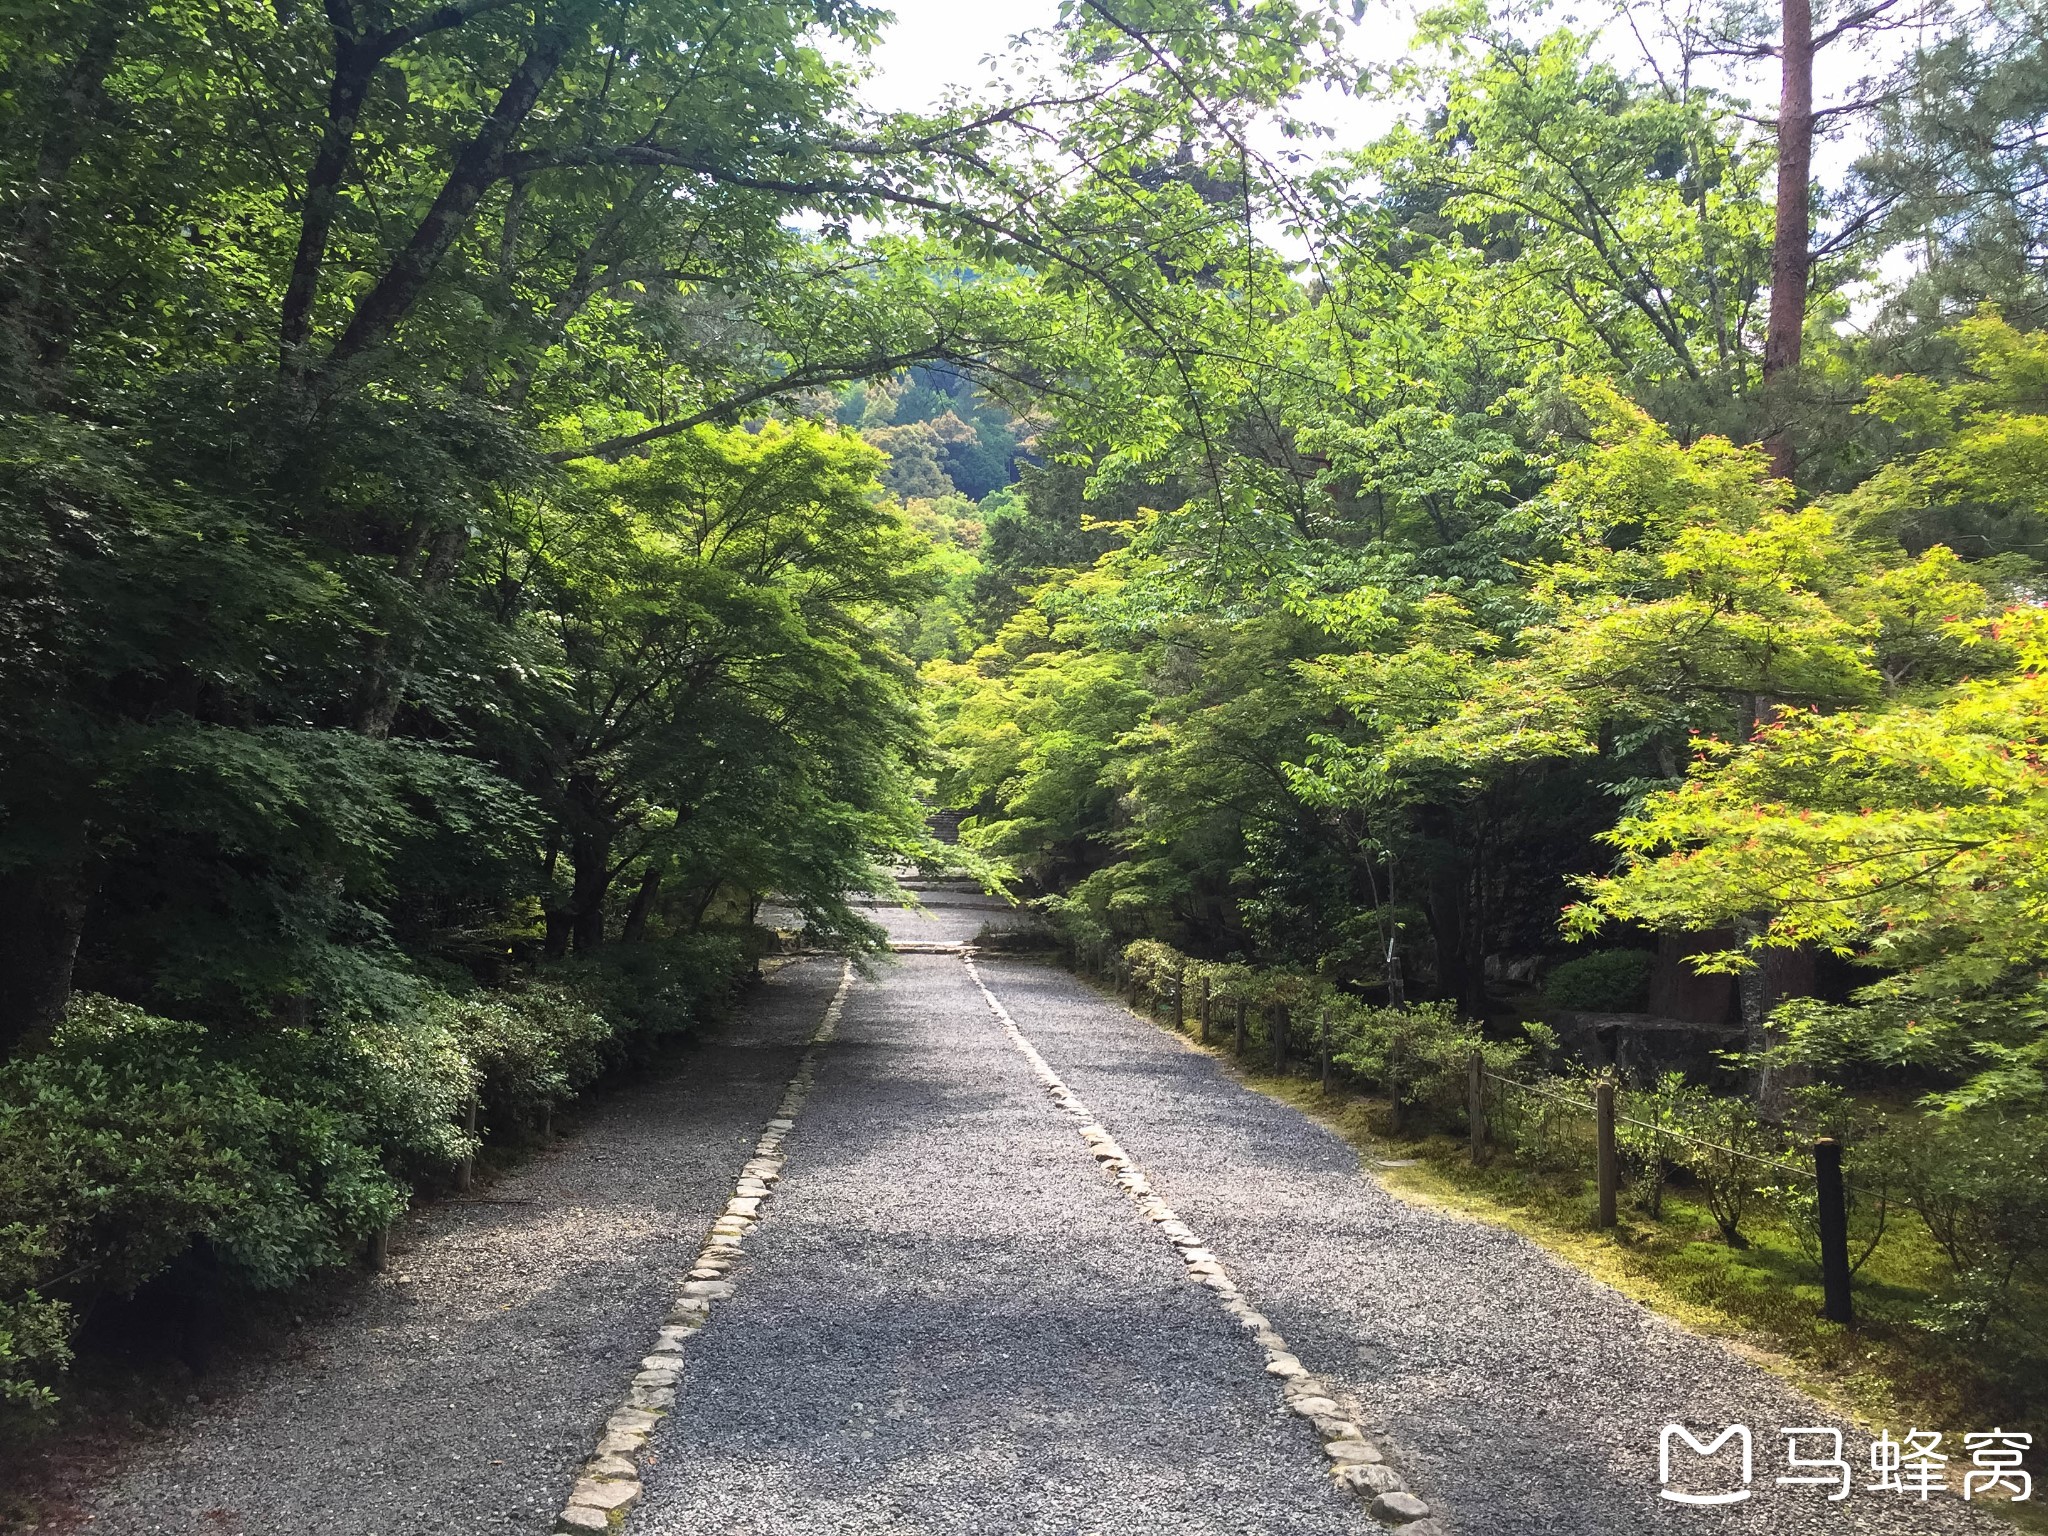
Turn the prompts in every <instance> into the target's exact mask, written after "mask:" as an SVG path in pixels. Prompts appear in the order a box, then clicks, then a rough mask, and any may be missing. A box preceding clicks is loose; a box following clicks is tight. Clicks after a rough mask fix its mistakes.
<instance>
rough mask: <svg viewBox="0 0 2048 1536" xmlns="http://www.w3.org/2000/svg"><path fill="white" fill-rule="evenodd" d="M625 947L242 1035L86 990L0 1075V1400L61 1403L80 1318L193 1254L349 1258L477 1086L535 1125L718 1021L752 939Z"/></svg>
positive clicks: (438, 1168)
mask: <svg viewBox="0 0 2048 1536" xmlns="http://www.w3.org/2000/svg"><path fill="white" fill-rule="evenodd" d="M618 948H619V949H620V951H621V954H620V955H619V956H617V957H611V956H600V958H598V959H595V960H591V961H585V962H580V963H577V964H575V965H569V966H561V967H557V968H555V969H554V970H553V971H552V972H551V973H549V974H547V975H543V976H532V977H525V978H522V979H520V980H518V981H517V982H515V983H514V984H512V985H509V986H505V987H500V988H493V989H476V990H471V991H467V992H461V993H457V992H451V991H447V990H443V989H440V988H436V987H432V986H428V985H426V984H425V983H423V982H420V983H415V984H414V985H413V987H412V989H411V993H410V996H409V997H407V998H406V999H405V1000H404V1002H403V1004H402V1005H400V1006H395V1007H392V1008H389V1009H387V1010H386V1011H385V1012H384V1013H382V1014H381V1015H380V1016H377V1017H364V1016H345V1015H334V1016H328V1017H324V1018H317V1019H316V1021H315V1022H313V1023H311V1024H309V1025H306V1026H304V1027H297V1028H278V1029H272V1030H265V1031H260V1032H253V1033H250V1032H236V1031H224V1030H210V1029H208V1028H207V1027H205V1026H203V1025H200V1024H194V1023H188V1022H183V1021H179V1020H174V1019H166V1018H159V1017H157V1016H155V1015H153V1014H150V1013H147V1012H145V1011H143V1010H142V1009H140V1008H137V1007H135V1006H133V1005H131V1004H128V1003H123V1002H118V1001H116V1000H114V999H112V998H108V997H96V996H89V995H82V996H80V997H78V998H77V999H75V1000H74V1001H73V1003H72V1005H71V1009H70V1011H69V1014H68V1015H67V1017H66V1019H65V1021H64V1023H63V1025H62V1026H61V1027H60V1028H59V1029H58V1030H57V1032H56V1034H55V1035H54V1036H53V1038H52V1039H51V1040H50V1042H49V1044H48V1045H47V1046H46V1047H45V1048H44V1049H43V1050H41V1051H40V1052H38V1053H37V1054H35V1055H33V1056H29V1057H25V1058H23V1059H20V1060H17V1061H12V1062H8V1063H6V1064H5V1065H0V1406H11V1407H13V1408H16V1409H22V1408H27V1409H30V1410H33V1409H36V1408H40V1407H43V1406H47V1405H48V1404H49V1403H51V1402H52V1401H53V1400H54V1396H55V1384H56V1382H57V1381H58V1379H59V1377H60V1376H61V1375H62V1373H63V1371H64V1369H65V1367H66V1365H67V1364H68V1363H69V1359H70V1335H71V1332H72V1328H73V1323H74V1319H75V1318H76V1317H78V1316H80V1315H82V1313H83V1312H84V1311H85V1310H87V1309H89V1307H90V1305H91V1303H92V1302H93V1301H94V1300H96V1299H97V1298H100V1297H105V1296H121V1295H128V1294H131V1293H133V1292H134V1291H135V1289H136V1288H137V1287H138V1286H140V1285H142V1284H143V1283H144V1282H146V1281H148V1280H149V1279H151V1278H152V1277H153V1276H155V1275H158V1274H160V1273H162V1272H163V1271H164V1270H165V1269H166V1268H168V1267H169V1266H170V1265H171V1264H173V1263H174V1262H176V1261H177V1260H178V1259H179V1257H180V1256H181V1255H183V1254H185V1253H186V1252H187V1251H189V1250H191V1249H192V1248H193V1247H194V1246H195V1245H196V1244H199V1243H201V1242H203V1243H204V1244H205V1245H206V1248H207V1251H208V1253H209V1255H210V1257H211V1259H212V1261H213V1263H214V1265H215V1267H216V1268H217V1271H218V1273H219V1275H220V1276H221V1281H222V1283H223V1284H225V1285H228V1286H231V1287H237V1288H241V1289H243V1290H247V1291H278V1290H284V1289H288V1288H289V1287H292V1286H295V1285H298V1284H301V1283H303V1282H304V1281H306V1280H307V1279H309V1278H311V1277H312V1276H313V1275H315V1274H317V1273H318V1272H320V1271H322V1270H325V1269H331V1268H333V1267H335V1266H337V1265H340V1264H343V1263H346V1262H348V1261H350V1260H351V1259H352V1258H353V1257H354V1256H355V1255H356V1254H358V1253H359V1252H360V1251H361V1248H362V1245H363V1243H364V1241H365V1240H366V1239H367V1238H368V1237H369V1236H370V1234H371V1233H373V1232H375V1231H376V1230H377V1229H378V1228H380V1227H382V1226H384V1225H386V1224H388V1223H389V1222H390V1221H391V1220H392V1218H393V1217H394V1216H396V1215H397V1214H398V1213H399V1212H400V1211H402V1210H403V1209H404V1208H405V1205H406V1202H407V1201H408V1200H409V1199H410V1197H411V1194H412V1190H413V1187H414V1186H415V1185H416V1184H417V1183H418V1182H420V1181H422V1180H424V1179H428V1178H432V1177H434V1176H436V1175H439V1174H443V1173H445V1172H446V1170H448V1169H449V1168H450V1167H451V1166H452V1165H453V1164H454V1163H455V1162H456V1161H457V1160H458V1159H460V1158H463V1157H465V1156H468V1155H470V1154H471V1153H473V1152H474V1151H475V1142H474V1140H473V1139H472V1138H471V1137H470V1136H469V1135H468V1133H467V1132H466V1131H465V1130H464V1129H463V1122H464V1120H465V1119H466V1111H467V1107H468V1104H469V1102H470V1099H471V1097H472V1096H475V1097H476V1098H477V1099H478V1100H479V1101H480V1104H481V1106H482V1109H483V1111H484V1116H485V1123H486V1124H487V1125H489V1126H492V1127H494V1128H506V1129H509V1128H513V1127H516V1126H520V1125H532V1124H535V1123H538V1121H539V1120H540V1119H541V1118H542V1117H543V1116H545V1115H546V1114H547V1113H548V1112H549V1111H550V1110H552V1109H553V1108H554V1107H555V1106H557V1105H560V1104H563V1103H566V1102H567V1101H568V1100H570V1099H572V1098H574V1097H575V1096H576V1094H578V1093H579V1092H580V1091H582V1090H583V1089H584V1088H586V1087H588V1086H589V1085H590V1084H591V1083H592V1082H593V1081H595V1080H596V1079H597V1078H598V1077H599V1076H601V1075H602V1074H603V1073H604V1072H605V1071H606V1070H607V1069H608V1068H610V1067H612V1066H615V1065H617V1064H619V1063H621V1062H624V1061H626V1060H629V1059H632V1058H633V1057H635V1056H637V1055H640V1054H643V1053H644V1052H645V1051H647V1050H648V1049H650V1048H651V1047H652V1045H653V1042H655V1041H656V1040H657V1039H659V1038H661V1037H665V1036H672V1035H675V1034H678V1033H681V1032H684V1031H687V1030H689V1029H692V1028H695V1027H696V1026H698V1025H700V1024H701V1023H703V1022H705V1021H706V1020H708V1019H710V1018H713V1017H716V1016H717V1015H718V1014H720V1013H721V1012H722V1011H724V1010H725V1009H726V1008H727V1007H728V1006H729V1005H730V1004H731V1002H732V1001H733V999H734V998H735V997H736V996H737V994H738V992H739V989H740V987H741V985H742V984H743V982H744V979H745V977H746V975H747V974H748V973H750V972H751V971H752V969H753V961H754V955H755V950H756V946H755V945H753V944H751V943H749V942H748V941H747V939H746V938H745V937H744V936H741V935H736V934H735V935H717V934H714V935H697V936H692V937H690V938H687V939H675V940H663V941H659V942H653V943H648V944H645V945H634V946H619V947H618ZM628 948H630V949H631V950H633V951H634V953H632V954H631V955H626V954H624V953H623V951H624V950H626V949H628Z"/></svg>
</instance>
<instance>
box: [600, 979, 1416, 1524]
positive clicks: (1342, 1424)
mask: <svg viewBox="0 0 2048 1536" xmlns="http://www.w3.org/2000/svg"><path fill="white" fill-rule="evenodd" d="M960 961H961V964H963V965H965V966H966V967H967V974H968V976H969V978H971V979H972V980H973V982H974V985H975V986H976V987H978V988H979V989H980V991H981V995H982V997H983V998H984V999H985V1000H986V1001H987V1003H988V1007H989V1012H990V1013H991V1014H993V1015H994V1016H995V1019H996V1022H997V1023H999V1024H1001V1025H1002V1027H1003V1030H1004V1032H1005V1033H1006V1034H1007V1035H1008V1036H1009V1038H1010V1043H1011V1044H1012V1045H1014V1046H1015V1047H1016V1048H1017V1050H1018V1051H1019V1052H1020V1053H1021V1054H1022V1055H1023V1057H1024V1059H1025V1060H1026V1061H1028V1062H1030V1064H1031V1070H1032V1071H1033V1072H1034V1073H1036V1074H1037V1076H1038V1080H1039V1081H1040V1082H1041V1083H1043V1084H1044V1085H1045V1091H1046V1096H1047V1097H1048V1098H1050V1099H1051V1100H1052V1101H1053V1103H1054V1104H1056V1105H1057V1106H1058V1107H1059V1108H1060V1109H1061V1110H1063V1111H1064V1112H1065V1113H1066V1114H1067V1115H1068V1116H1069V1117H1070V1118H1071V1119H1072V1120H1073V1121H1074V1122H1075V1124H1076V1127H1077V1129H1078V1130H1079V1131H1080V1134H1081V1139H1082V1140H1083V1141H1085V1142H1087V1143H1088V1148H1089V1151H1090V1152H1091V1153H1092V1154H1093V1155H1094V1158H1095V1161H1096V1163H1097V1164H1098V1165H1099V1166H1100V1167H1101V1168H1102V1169H1103V1170H1104V1171H1105V1172H1107V1173H1110V1174H1112V1175H1114V1176H1115V1178H1116V1182H1117V1185H1118V1187H1119V1188H1121V1189H1122V1190H1123V1191H1124V1193H1125V1194H1126V1195H1128V1196H1129V1197H1130V1198H1131V1201H1132V1203H1133V1204H1135V1205H1136V1206H1137V1208H1138V1210H1139V1212H1140V1214H1142V1215H1143V1216H1144V1217H1145V1219H1146V1220H1147V1221H1150V1222H1151V1223H1152V1224H1153V1225H1154V1226H1156V1227H1158V1229H1159V1233H1160V1235H1161V1236H1162V1237H1164V1238H1165V1239H1166V1240H1167V1242H1168V1243H1170V1244H1171V1245H1172V1246H1173V1247H1174V1248H1175V1249H1176V1250H1178V1252H1179V1254H1180V1257H1181V1261H1182V1263H1184V1264H1185V1265H1186V1266H1187V1271H1188V1278H1189V1279H1191V1280H1193V1281H1194V1282H1195V1283H1196V1284H1197V1285H1202V1286H1206V1287H1207V1288H1208V1289H1209V1290H1210V1291H1212V1292H1213V1293H1214V1294H1215V1296H1216V1298H1217V1300H1218V1301H1219V1302H1220V1303H1221V1304H1222V1307H1223V1310H1224V1311H1226V1312H1228V1313H1229V1314H1230V1315H1231V1316H1232V1317H1234V1318H1236V1319H1237V1321H1238V1324H1239V1326H1240V1327H1242V1328H1243V1329H1244V1330H1245V1331H1246V1332H1248V1333H1249V1334H1251V1336H1252V1338H1253V1339H1254V1340H1255V1341H1256V1342H1257V1343H1258V1344H1259V1346H1260V1348H1261V1349H1262V1350H1263V1351H1264V1352H1265V1357H1266V1374H1267V1375H1269V1376H1276V1377H1278V1378H1280V1381H1281V1388H1280V1393H1281V1396H1282V1398H1283V1399H1284V1400H1285V1401H1286V1403H1287V1406H1288V1408H1289V1409H1291V1410H1292V1411H1293V1412H1294V1413H1295V1414H1297V1415H1298V1416H1300V1417H1301V1418H1302V1419H1304V1420H1305V1421H1307V1422H1308V1423H1309V1424H1311V1425H1312V1426H1313V1427H1314V1429H1315V1431H1316V1435H1317V1437H1318V1438H1319V1439H1320V1440H1321V1441H1322V1442H1323V1453H1324V1454H1325V1455H1326V1456H1328V1457H1329V1458H1330V1461H1331V1463H1332V1466H1331V1472H1332V1475H1333V1476H1334V1477H1335V1478H1336V1480H1337V1481H1338V1483H1340V1484H1341V1485H1343V1486H1344V1487H1347V1488H1350V1489H1351V1490H1353V1491H1354V1492H1356V1493H1358V1494H1359V1495H1360V1496H1361V1497H1365V1498H1369V1499H1370V1500H1371V1501H1372V1502H1371V1504H1370V1506H1369V1508H1370V1509H1371V1511H1372V1513H1373V1515H1374V1516H1375V1517H1377V1518H1378V1519H1380V1520H1383V1521H1385V1522H1387V1523H1388V1524H1390V1525H1398V1526H1400V1527H1402V1529H1403V1531H1404V1536H1444V1527H1443V1526H1442V1525H1441V1524H1440V1523H1439V1522H1438V1521H1436V1520H1434V1519H1432V1518H1430V1508H1429V1505H1428V1504H1426V1503H1424V1502H1423V1501H1422V1500H1421V1499H1420V1498H1418V1497H1416V1495H1415V1494H1413V1493H1412V1492H1410V1491H1408V1490H1407V1489H1405V1488H1403V1487H1402V1486H1401V1476H1400V1474H1399V1473H1398V1472H1396V1471H1395V1470H1394V1469H1393V1468H1392V1467H1390V1466H1388V1465H1387V1464H1386V1460H1385V1458H1384V1457H1383V1456H1382V1455H1381V1453H1380V1451H1379V1450H1378V1448H1376V1447H1375V1446H1373V1445H1372V1444H1371V1443H1370V1442H1369V1441H1367V1440H1366V1438H1365V1434H1364V1432H1363V1431H1362V1430H1361V1429H1360V1428H1359V1427H1358V1425H1357V1423H1356V1422H1354V1421H1353V1419H1352V1418H1349V1417H1346V1416H1345V1410H1344V1408H1343V1407H1342V1406H1340V1405H1339V1403H1338V1401H1337V1393H1336V1389H1335V1388H1333V1387H1331V1386H1330V1385H1329V1384H1328V1383H1327V1382H1324V1381H1322V1380H1319V1379H1318V1378H1317V1377H1315V1376H1313V1375H1311V1374H1310V1373H1309V1370H1308V1368H1307V1367H1306V1366H1304V1365H1303V1364H1302V1363H1301V1361H1300V1360H1299V1359H1297V1358H1296V1357H1295V1355H1294V1353H1293V1351H1292V1350H1290V1349H1289V1348H1288V1347H1287V1341H1286V1340H1285V1339H1284V1338H1282V1337H1281V1336H1280V1335H1279V1334H1278V1333H1277V1332H1276V1331H1275V1330H1274V1328H1273V1325H1272V1324H1271V1323H1270V1322H1269V1321H1267V1319H1266V1318H1265V1317H1264V1316H1263V1315H1262V1314H1261V1313H1260V1312H1259V1310H1258V1309H1257V1308H1256V1307H1254V1306H1253V1305H1252V1304H1251V1303H1250V1302H1249V1301H1247V1300H1246V1299H1245V1297H1244V1294H1243V1293H1242V1292H1241V1291H1239V1289H1238V1288H1237V1283H1236V1282H1235V1281H1234V1280H1232V1279H1231V1278H1230V1273H1229V1271H1227V1270H1226V1269H1225V1268H1224V1267H1223V1265H1222V1264H1221V1263H1220V1262H1219V1261H1218V1260H1217V1258H1216V1255H1215V1254H1213V1253H1211V1252H1210V1251H1209V1249H1208V1248H1207V1246H1206V1245H1204V1243H1203V1242H1202V1240H1201V1238H1200V1237H1198V1236H1196V1234H1195V1233H1194V1231H1193V1230H1192V1229H1190V1228H1189V1227H1188V1225H1187V1223H1185V1222H1183V1221H1182V1220H1181V1219H1180V1217H1179V1216H1177V1215H1176V1214H1175V1213H1174V1211H1173V1208H1172V1207H1171V1206H1169V1205H1168V1204H1167V1203H1166V1202H1165V1201H1164V1200H1162V1199H1160V1198H1159V1196H1158V1195H1156V1194H1154V1193H1153V1192H1152V1185H1151V1181H1150V1180H1148V1179H1147V1178H1146V1177H1145V1174H1144V1172H1143V1171H1142V1170H1141V1169H1140V1168H1139V1167H1138V1165H1137V1163H1136V1162H1134V1161H1133V1160H1132V1159H1131V1158H1130V1157H1129V1156H1127V1155H1126V1154H1125V1152H1124V1150H1123V1149H1122V1148H1121V1147H1119V1146H1118V1145H1117V1144H1116V1141H1115V1139H1114V1138H1113V1137H1112V1136H1111V1135H1110V1134H1109V1132H1108V1131H1107V1130H1105V1129H1104V1128H1103V1127H1102V1125H1101V1124H1100V1123H1099V1122H1098V1121H1097V1120H1096V1119H1095V1116H1094V1114H1093V1112H1092V1111H1090V1110H1089V1108H1088V1106H1087V1105H1085V1104H1083V1103H1082V1102H1081V1101H1080V1099H1078V1098H1076V1097H1075V1095H1074V1093H1073V1091H1072V1090H1071V1089H1069V1088H1068V1087H1067V1085H1066V1084H1065V1083H1064V1082H1062V1081H1061V1080H1060V1075H1059V1074H1058V1073H1057V1072H1055V1071H1054V1070H1053V1069H1052V1067H1051V1065H1050V1064H1049V1063H1048V1062H1047V1061H1046V1059H1045V1058H1044V1057H1043V1056H1041V1055H1040V1054H1039V1052H1038V1048H1037V1047H1036V1046H1034V1045H1033V1044H1032V1043H1031V1041H1030V1040H1029V1039H1028V1038H1027V1037H1026V1036H1025V1034H1024V1032H1023V1031H1022V1030H1021V1029H1019V1028H1018V1027H1017V1021H1016V1020H1015V1019H1013V1018H1011V1017H1010V1011H1009V1009H1007V1008H1005V1007H1004V1006H1003V1005H1002V1002H1001V1001H1000V1000H999V999H998V998H997V997H996V995H995V993H993V992H991V991H990V990H989V988H988V983H987V982H985V981H983V980H982V979H981V972H980V971H979V970H977V969H976V968H975V964H974V955H973V951H972V947H971V946H968V947H965V948H963V949H962V950H961V951H960ZM842 991H843V988H842ZM833 1006H834V1008H835V1009H836V1008H837V1006H838V1002H837V999H835V1000H834V1003H833ZM564 1529H567V1530H578V1531H580V1530H597V1529H602V1527H600V1526H565V1527H564Z"/></svg>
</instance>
